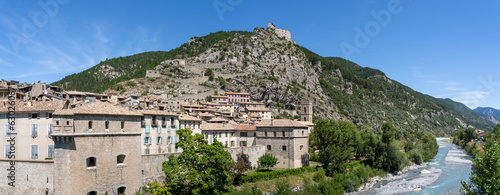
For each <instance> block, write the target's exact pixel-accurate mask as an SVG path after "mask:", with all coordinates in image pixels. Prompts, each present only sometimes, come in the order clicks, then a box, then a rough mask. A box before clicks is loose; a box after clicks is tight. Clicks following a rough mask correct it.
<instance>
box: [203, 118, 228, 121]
mask: <svg viewBox="0 0 500 195" xmlns="http://www.w3.org/2000/svg"><path fill="white" fill-rule="evenodd" d="M207 122H227V120H226V119H223V118H212V119H210V120H208V121H207Z"/></svg>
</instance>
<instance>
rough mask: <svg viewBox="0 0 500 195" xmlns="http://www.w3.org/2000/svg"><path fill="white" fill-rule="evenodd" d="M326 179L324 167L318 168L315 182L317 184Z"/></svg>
mask: <svg viewBox="0 0 500 195" xmlns="http://www.w3.org/2000/svg"><path fill="white" fill-rule="evenodd" d="M324 179H325V169H323V167H320V168H318V170H317V171H316V173H315V174H314V176H313V180H314V181H315V182H320V181H323V180H324Z"/></svg>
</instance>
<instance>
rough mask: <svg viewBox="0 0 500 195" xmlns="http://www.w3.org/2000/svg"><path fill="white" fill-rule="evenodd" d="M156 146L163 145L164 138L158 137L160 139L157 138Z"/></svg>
mask: <svg viewBox="0 0 500 195" xmlns="http://www.w3.org/2000/svg"><path fill="white" fill-rule="evenodd" d="M156 144H157V145H160V144H163V138H162V137H161V136H158V137H157V138H156Z"/></svg>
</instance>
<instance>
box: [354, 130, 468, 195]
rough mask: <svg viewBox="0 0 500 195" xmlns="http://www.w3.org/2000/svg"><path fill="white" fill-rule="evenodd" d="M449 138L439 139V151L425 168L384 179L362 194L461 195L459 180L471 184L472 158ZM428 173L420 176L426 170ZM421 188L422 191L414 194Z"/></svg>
mask: <svg viewBox="0 0 500 195" xmlns="http://www.w3.org/2000/svg"><path fill="white" fill-rule="evenodd" d="M445 140H449V139H448V138H438V139H437V142H438V145H439V150H438V153H437V155H436V156H435V157H434V159H433V160H432V161H431V162H429V164H428V165H427V166H425V167H422V168H418V169H415V170H411V171H408V172H407V173H405V174H402V175H400V176H396V177H395V179H394V178H393V179H389V180H381V181H379V182H377V184H375V185H374V186H373V187H372V188H370V189H369V190H367V191H365V192H362V193H359V194H363V195H365V194H382V195H386V194H432V195H436V194H460V187H461V184H460V180H464V181H468V179H469V173H470V171H471V165H472V162H471V159H472V158H471V157H470V156H469V155H467V154H466V152H465V151H464V150H463V149H460V148H459V147H457V146H455V145H454V144H452V143H448V142H444V141H445ZM424 169H425V171H424V172H426V173H421V172H422V170H424ZM415 187H416V188H418V187H421V189H422V191H413V189H414V188H415Z"/></svg>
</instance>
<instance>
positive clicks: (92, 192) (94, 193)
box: [87, 191, 97, 195]
mask: <svg viewBox="0 0 500 195" xmlns="http://www.w3.org/2000/svg"><path fill="white" fill-rule="evenodd" d="M87 195H97V192H96V191H90V192H88V193H87Z"/></svg>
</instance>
